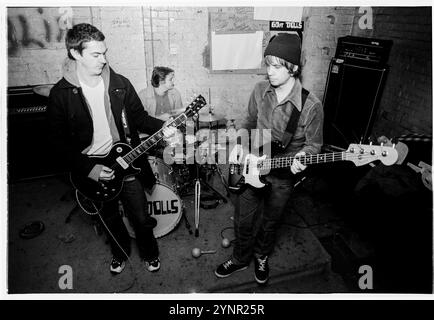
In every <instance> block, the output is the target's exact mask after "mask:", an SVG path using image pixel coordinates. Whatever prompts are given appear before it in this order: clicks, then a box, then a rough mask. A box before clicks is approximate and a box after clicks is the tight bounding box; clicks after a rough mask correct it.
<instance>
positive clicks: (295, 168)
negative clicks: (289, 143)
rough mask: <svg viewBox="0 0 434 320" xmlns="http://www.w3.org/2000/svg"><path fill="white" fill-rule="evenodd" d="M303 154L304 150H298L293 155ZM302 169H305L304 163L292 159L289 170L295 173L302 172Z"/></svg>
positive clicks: (304, 153)
mask: <svg viewBox="0 0 434 320" xmlns="http://www.w3.org/2000/svg"><path fill="white" fill-rule="evenodd" d="M304 155H306V152H304V151H300V152H299V153H297V154H296V155H295V157H299V156H304ZM304 169H306V166H305V165H304V164H301V162H300V161H298V160H297V159H294V161H293V162H292V165H291V172H292V173H293V174H297V173H299V172H302V171H303V170H304Z"/></svg>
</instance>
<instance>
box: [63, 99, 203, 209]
mask: <svg viewBox="0 0 434 320" xmlns="http://www.w3.org/2000/svg"><path fill="white" fill-rule="evenodd" d="M205 105H206V101H205V98H204V97H202V95H199V96H197V97H196V98H195V99H194V100H193V102H191V103H190V104H189V105H188V106H187V108H186V110H185V111H184V112H183V113H182V114H180V115H179V116H177V117H176V118H175V119H173V120H172V121H171V122H170V123H169V124H168V126H173V127H178V126H179V125H181V124H182V123H183V122H185V120H186V119H187V118H188V117H191V116H193V115H195V114H197V113H198V111H199V110H200V109H201V108H202V107H203V106H205ZM163 130H164V128H161V129H160V130H158V131H157V132H156V133H154V134H153V135H152V136H150V137H149V138H147V139H146V140H145V141H143V142H141V143H140V144H139V145H138V146H137V147H135V148H134V149H133V148H132V147H131V146H129V145H128V144H126V143H122V142H118V143H115V144H114V145H113V146H112V148H111V149H110V151H109V152H108V153H107V154H106V155H101V156H92V158H98V163H99V164H102V165H104V166H106V167H109V168H110V169H112V170H113V171H114V178H113V179H112V180H108V181H94V180H92V179H90V178H88V177H87V176H83V175H78V174H74V173H71V176H70V178H71V182H72V184H73V186H74V187H75V188H76V189H77V190H78V192H79V193H80V194H81V195H83V196H84V197H86V198H87V199H90V200H93V201H96V202H106V201H110V200H113V199H114V198H115V197H116V196H117V195H118V194H119V193H120V192H121V190H122V187H123V183H124V179H125V178H126V177H128V176H131V175H135V174H137V173H139V172H140V169H137V168H135V167H134V166H133V162H134V160H136V159H137V158H139V157H140V156H141V155H143V154H144V153H146V152H147V151H148V150H149V149H150V148H152V147H153V146H155V145H156V144H157V143H158V142H159V141H160V140H161V139H162V138H163V136H164V134H163Z"/></svg>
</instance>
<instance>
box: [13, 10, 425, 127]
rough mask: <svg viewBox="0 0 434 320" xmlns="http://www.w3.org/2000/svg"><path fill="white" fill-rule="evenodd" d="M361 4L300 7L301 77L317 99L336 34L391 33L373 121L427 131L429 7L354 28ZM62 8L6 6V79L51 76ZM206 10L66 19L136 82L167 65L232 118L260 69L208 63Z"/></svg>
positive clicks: (90, 13)
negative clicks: (237, 70)
mask: <svg viewBox="0 0 434 320" xmlns="http://www.w3.org/2000/svg"><path fill="white" fill-rule="evenodd" d="M220 9H221V10H224V8H219V10H220ZM358 9H359V8H358V7H305V8H304V10H303V20H304V21H305V31H304V32H303V49H302V50H303V51H302V61H303V63H302V64H303V72H302V80H303V84H304V86H305V87H306V88H307V89H309V90H311V91H312V92H314V93H315V94H316V95H317V96H318V97H319V98H320V99H322V97H323V92H324V89H325V82H326V78H327V71H328V66H329V62H330V60H331V58H332V57H333V56H334V54H335V51H336V44H337V39H338V38H339V37H341V36H345V35H350V34H352V35H357V36H368V37H378V38H387V39H392V40H394V45H393V48H392V52H391V57H390V59H389V64H390V66H391V71H390V74H389V76H388V79H387V83H386V87H385V90H384V94H383V97H382V101H381V104H380V112H379V116H378V121H377V123H376V126H375V128H374V130H376V131H378V132H379V133H381V134H387V135H396V134H402V133H404V132H407V131H417V132H422V133H431V118H432V110H431V109H432V92H431V86H432V83H431V64H432V62H431V11H430V9H427V8H396V7H387V8H373V13H374V15H373V17H374V19H373V28H372V29H369V30H361V29H360V28H359V26H358V21H359V18H360V17H361V15H362V14H361V13H359V10H358ZM65 10H66V9H65V8H54V7H52V8H10V9H8V17H7V18H8V25H9V27H10V28H9V31H8V80H9V84H8V85H10V86H17V85H29V84H42V83H54V82H55V81H57V80H58V79H59V78H60V75H61V72H60V64H61V61H62V60H63V59H64V57H65V53H66V52H65V49H64V43H63V41H64V34H62V33H61V31H62V26H63V25H64V24H65V21H64V19H63V20H62V18H64V17H65V15H66V13H65V12H66V11H65ZM210 10H216V8H207V7H92V8H89V7H73V8H72V21H71V22H72V23H73V24H76V23H79V22H90V23H93V24H95V25H96V26H97V27H98V28H100V29H101V30H102V31H103V32H104V34H105V35H106V43H107V45H108V47H109V51H108V59H109V61H110V63H111V65H112V66H113V67H114V68H115V70H117V71H118V72H120V73H122V74H124V75H125V76H127V77H128V78H129V79H130V80H131V81H132V83H133V85H134V86H135V88H136V90H137V91H139V90H141V89H143V88H144V87H146V86H147V83H148V80H149V77H150V72H151V71H152V68H153V66H156V65H164V66H168V67H171V68H173V69H174V70H175V74H176V79H175V83H176V87H177V88H178V89H179V90H180V92H181V95H182V98H183V101H184V104H187V103H188V102H190V100H191V97H192V96H194V95H196V94H198V93H201V94H202V95H204V96H205V98H206V99H207V101H208V102H210V100H211V104H212V105H213V106H214V107H215V109H216V110H218V111H219V112H221V113H223V114H225V115H226V117H227V118H237V117H240V116H241V115H242V114H243V113H245V111H246V107H247V101H248V98H249V94H250V92H251V90H252V88H253V86H254V84H255V83H256V82H257V81H258V80H260V79H263V75H257V74H216V73H210V72H209V68H208V66H209V38H208V32H209V30H208V29H209V26H208V25H209V20H208V18H209V11H210ZM20 19H21V20H20ZM23 19H24V20H25V22H26V23H27V28H26V29H25V27H24V26H25V25H24V24H23V22H22V21H23ZM62 23H63V24H62ZM25 30H27V33H25V32H24V31H25ZM380 131H381V132H380Z"/></svg>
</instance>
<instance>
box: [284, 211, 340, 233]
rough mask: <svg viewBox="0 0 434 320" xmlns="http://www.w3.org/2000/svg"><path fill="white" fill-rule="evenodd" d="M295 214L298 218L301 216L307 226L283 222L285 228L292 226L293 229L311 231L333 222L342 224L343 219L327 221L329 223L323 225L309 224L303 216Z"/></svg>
mask: <svg viewBox="0 0 434 320" xmlns="http://www.w3.org/2000/svg"><path fill="white" fill-rule="evenodd" d="M295 214H296V215H297V216H299V217H300V218H301V219H302V220H303V221H304V223H305V224H306V225H305V226H301V225H297V224H293V223H288V222H283V223H282V224H283V225H285V226H291V227H294V228H299V229H309V228H312V227H319V226H325V225H327V224H329V223H333V222H342V219H330V220H327V221H325V222H322V223H314V224H308V223H307V222H306V219H305V218H304V217H303V216H302V215H301V214H299V213H298V212H295Z"/></svg>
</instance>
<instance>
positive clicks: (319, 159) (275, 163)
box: [258, 151, 347, 170]
mask: <svg viewBox="0 0 434 320" xmlns="http://www.w3.org/2000/svg"><path fill="white" fill-rule="evenodd" d="M295 159H297V160H298V161H300V163H301V164H303V165H308V164H317V163H327V162H335V161H344V160H347V152H346V151H342V152H331V153H322V154H314V155H304V156H298V157H281V158H271V159H265V160H263V161H261V162H258V167H259V168H260V170H270V169H277V168H286V167H290V166H291V165H292V163H293V162H294V160H295Z"/></svg>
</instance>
